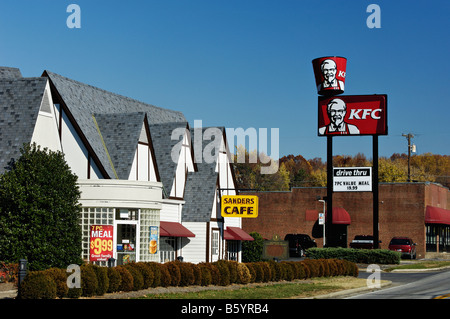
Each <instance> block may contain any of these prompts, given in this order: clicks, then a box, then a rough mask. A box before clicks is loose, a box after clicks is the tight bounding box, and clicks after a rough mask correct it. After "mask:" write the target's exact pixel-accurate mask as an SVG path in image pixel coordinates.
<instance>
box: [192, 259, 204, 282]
mask: <svg viewBox="0 0 450 319" xmlns="http://www.w3.org/2000/svg"><path fill="white" fill-rule="evenodd" d="M192 270H193V272H194V283H193V284H194V285H196V286H200V285H201V284H202V270H201V268H200V267H199V266H198V265H196V264H192Z"/></svg>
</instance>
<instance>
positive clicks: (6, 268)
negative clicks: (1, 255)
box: [0, 262, 19, 286]
mask: <svg viewBox="0 0 450 319" xmlns="http://www.w3.org/2000/svg"><path fill="white" fill-rule="evenodd" d="M18 278H19V264H18V263H13V264H7V263H4V262H0V283H1V282H14V284H15V285H16V286H17V282H18Z"/></svg>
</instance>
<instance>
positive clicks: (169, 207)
mask: <svg viewBox="0 0 450 319" xmlns="http://www.w3.org/2000/svg"><path fill="white" fill-rule="evenodd" d="M182 203H184V202H183V201H179V200H171V199H166V200H163V203H162V209H161V220H162V221H165V222H177V223H181V205H182Z"/></svg>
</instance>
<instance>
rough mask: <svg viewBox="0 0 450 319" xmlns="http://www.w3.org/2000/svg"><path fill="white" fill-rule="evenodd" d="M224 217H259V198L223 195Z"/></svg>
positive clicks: (222, 208) (222, 207)
mask: <svg viewBox="0 0 450 319" xmlns="http://www.w3.org/2000/svg"><path fill="white" fill-rule="evenodd" d="M220 206H221V212H222V217H247V218H255V217H258V196H253V195H252V196H250V195H222V200H221V205H220Z"/></svg>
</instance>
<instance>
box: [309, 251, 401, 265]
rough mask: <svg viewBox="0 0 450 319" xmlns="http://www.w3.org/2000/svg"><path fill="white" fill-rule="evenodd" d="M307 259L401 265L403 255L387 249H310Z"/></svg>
mask: <svg viewBox="0 0 450 319" xmlns="http://www.w3.org/2000/svg"><path fill="white" fill-rule="evenodd" d="M306 257H307V258H310V259H345V260H348V261H351V262H354V263H362V264H399V263H400V258H401V255H400V254H399V253H398V252H396V251H391V250H387V249H354V248H340V247H337V248H335V247H329V248H309V249H308V250H307V251H306Z"/></svg>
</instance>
